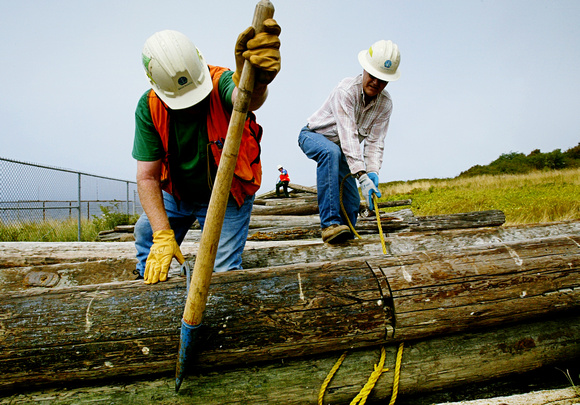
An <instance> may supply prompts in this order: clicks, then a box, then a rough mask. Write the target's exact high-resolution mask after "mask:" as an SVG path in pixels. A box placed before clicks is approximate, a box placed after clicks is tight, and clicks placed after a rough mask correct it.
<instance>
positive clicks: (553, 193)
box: [380, 168, 580, 225]
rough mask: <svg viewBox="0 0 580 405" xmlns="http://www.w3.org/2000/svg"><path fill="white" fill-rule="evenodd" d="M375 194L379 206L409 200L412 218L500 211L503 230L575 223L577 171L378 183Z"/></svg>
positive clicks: (579, 215) (579, 201)
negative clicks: (566, 221)
mask: <svg viewBox="0 0 580 405" xmlns="http://www.w3.org/2000/svg"><path fill="white" fill-rule="evenodd" d="M380 190H381V193H382V198H380V201H387V200H404V199H411V200H413V203H412V206H411V209H412V210H413V212H414V214H415V215H416V216H428V215H442V214H453V213H459V212H470V211H485V210H501V211H503V212H504V213H505V215H506V225H514V224H529V223H541V222H556V221H565V220H575V219H580V197H579V196H580V169H578V168H575V169H565V170H559V171H536V172H532V173H528V174H519V175H516V174H513V175H482V176H475V177H468V178H455V179H445V180H440V179H433V180H416V181H409V182H393V183H384V184H381V185H380ZM394 210H396V209H391V211H394Z"/></svg>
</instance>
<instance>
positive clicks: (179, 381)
mask: <svg viewBox="0 0 580 405" xmlns="http://www.w3.org/2000/svg"><path fill="white" fill-rule="evenodd" d="M182 382H183V378H176V379H175V393H176V394H177V392H178V391H179V387H181V383H182Z"/></svg>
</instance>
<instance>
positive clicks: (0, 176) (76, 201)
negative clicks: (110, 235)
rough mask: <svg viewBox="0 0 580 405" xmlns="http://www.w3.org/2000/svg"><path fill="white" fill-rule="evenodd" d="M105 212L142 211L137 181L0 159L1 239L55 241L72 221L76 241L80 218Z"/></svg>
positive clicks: (79, 230)
mask: <svg viewBox="0 0 580 405" xmlns="http://www.w3.org/2000/svg"><path fill="white" fill-rule="evenodd" d="M105 211H107V212H118V213H124V214H127V215H140V214H141V213H142V212H143V209H142V207H141V205H140V203H139V198H138V194H137V183H136V182H134V181H127V180H120V179H114V178H110V177H104V176H97V175H94V174H88V173H81V172H77V171H73V170H67V169H60V168H55V167H49V166H42V165H38V164H32V163H26V162H19V161H15V160H10V159H4V158H0V241H15V240H29V241H43V240H46V239H47V235H46V234H47V233H52V235H51V237H50V239H49V240H59V237H58V236H59V233H60V232H62V228H64V227H65V225H64V224H70V223H71V222H74V225H75V226H76V228H77V230H78V232H77V240H79V241H80V240H82V238H81V235H82V224H83V222H84V223H87V222H86V221H84V220H88V221H90V220H92V219H93V218H96V217H99V216H100V215H101V214H103V212H105ZM47 224H49V225H52V224H54V226H52V227H51V226H48V227H47V226H46V225H47ZM40 225H43V226H40ZM47 229H48V231H47ZM23 233H24V234H23Z"/></svg>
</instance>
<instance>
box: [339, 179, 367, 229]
mask: <svg viewBox="0 0 580 405" xmlns="http://www.w3.org/2000/svg"><path fill="white" fill-rule="evenodd" d="M350 176H352V174H350V173H349V174H347V175H346V176H344V178H343V179H342V181H341V182H340V198H339V199H340V210H341V211H342V215H344V217H345V218H346V222H348V227H349V228H350V230H351V231H352V233H353V234H354V236H356V237H357V238H359V239H362V238H361V236H360V235H359V234H358V232H357V231H356V230H355V229H354V226H353V225H352V222H350V218H349V217H348V214H347V213H346V209H345V208H344V204H343V203H342V189H343V187H344V182H345V180H346V179H348V178H349V177H350Z"/></svg>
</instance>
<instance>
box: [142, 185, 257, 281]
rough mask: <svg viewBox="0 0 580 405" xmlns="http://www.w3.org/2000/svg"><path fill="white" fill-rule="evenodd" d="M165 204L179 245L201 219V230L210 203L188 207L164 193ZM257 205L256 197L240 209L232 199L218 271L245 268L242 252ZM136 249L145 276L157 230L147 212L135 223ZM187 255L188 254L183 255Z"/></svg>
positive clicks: (216, 267)
mask: <svg viewBox="0 0 580 405" xmlns="http://www.w3.org/2000/svg"><path fill="white" fill-rule="evenodd" d="M163 204H164V205H165V211H166V212H167V216H168V218H169V224H170V225H171V229H173V231H174V232H175V240H176V241H177V243H178V244H179V245H181V243H182V242H183V239H184V238H185V235H186V234H187V231H188V230H189V229H190V228H191V225H193V223H194V222H195V220H196V219H197V220H198V221H199V224H200V226H201V228H202V229H203V225H204V224H205V217H206V215H207V208H208V205H209V204H208V203H204V204H199V203H196V204H188V203H186V202H184V201H180V202H179V204H177V203H176V202H175V199H174V198H173V196H172V195H171V194H169V193H166V192H165V191H164V192H163ZM253 205H254V196H253V195H252V196H248V197H246V200H245V201H244V204H243V205H242V206H241V207H240V208H238V205H237V204H236V202H235V200H234V199H233V198H231V197H230V199H229V201H228V206H227V208H226V214H225V217H224V224H223V226H222V231H221V235H220V240H219V244H218V250H217V255H216V259H215V265H214V271H227V270H235V269H241V268H242V253H243V251H244V246H245V245H246V239H247V237H248V228H249V226H250V214H251V213H252V207H253ZM134 234H135V247H136V248H137V271H139V274H140V275H143V274H144V273H145V263H146V262H147V256H149V250H150V249H151V246H152V245H153V231H152V229H151V224H150V223H149V218H147V215H146V214H145V213H143V214H142V215H141V217H140V218H139V220H138V221H137V223H136V224H135V231H134ZM182 253H186V252H182Z"/></svg>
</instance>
